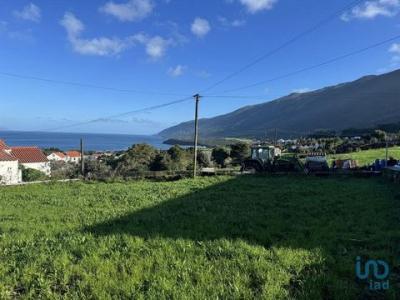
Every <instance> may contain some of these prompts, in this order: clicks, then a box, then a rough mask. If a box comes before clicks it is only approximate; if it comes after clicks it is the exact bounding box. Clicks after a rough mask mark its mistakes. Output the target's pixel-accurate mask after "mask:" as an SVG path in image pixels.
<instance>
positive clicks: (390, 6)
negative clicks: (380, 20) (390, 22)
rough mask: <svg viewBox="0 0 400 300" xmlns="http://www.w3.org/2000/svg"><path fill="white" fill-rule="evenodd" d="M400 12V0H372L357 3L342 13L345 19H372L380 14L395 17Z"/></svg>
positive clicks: (342, 17)
mask: <svg viewBox="0 0 400 300" xmlns="http://www.w3.org/2000/svg"><path fill="white" fill-rule="evenodd" d="M399 12H400V0H371V1H366V2H365V3H363V4H360V5H357V6H355V7H354V8H352V9H351V10H350V11H347V12H345V13H343V14H342V16H341V19H342V20H343V21H350V20H352V19H364V20H370V19H374V18H376V17H378V16H383V17H394V16H396V15H397V14H398V13H399Z"/></svg>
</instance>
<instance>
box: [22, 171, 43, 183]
mask: <svg viewBox="0 0 400 300" xmlns="http://www.w3.org/2000/svg"><path fill="white" fill-rule="evenodd" d="M48 179H49V177H48V176H47V175H46V174H44V173H43V172H40V171H38V170H35V169H25V168H23V169H22V181H24V182H32V181H41V180H48Z"/></svg>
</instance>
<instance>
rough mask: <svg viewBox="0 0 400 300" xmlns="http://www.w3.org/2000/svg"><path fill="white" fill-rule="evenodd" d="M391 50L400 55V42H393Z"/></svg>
mask: <svg viewBox="0 0 400 300" xmlns="http://www.w3.org/2000/svg"><path fill="white" fill-rule="evenodd" d="M389 52H392V53H395V54H398V55H400V43H398V44H393V45H392V46H390V48H389Z"/></svg>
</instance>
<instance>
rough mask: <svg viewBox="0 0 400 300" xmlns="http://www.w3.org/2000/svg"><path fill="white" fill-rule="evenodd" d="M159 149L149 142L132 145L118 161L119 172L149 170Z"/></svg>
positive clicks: (127, 173) (127, 172)
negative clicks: (148, 143)
mask: <svg viewBox="0 0 400 300" xmlns="http://www.w3.org/2000/svg"><path fill="white" fill-rule="evenodd" d="M157 153H158V151H157V150H156V149H155V148H153V147H152V146H150V145H147V144H137V145H134V146H133V147H131V148H130V149H129V150H128V151H127V152H126V153H125V154H124V155H123V156H122V157H121V158H120V159H119V161H118V163H117V172H118V173H119V174H121V175H129V173H137V172H143V171H148V170H149V169H150V165H151V163H152V162H153V160H154V158H155V157H156V155H157Z"/></svg>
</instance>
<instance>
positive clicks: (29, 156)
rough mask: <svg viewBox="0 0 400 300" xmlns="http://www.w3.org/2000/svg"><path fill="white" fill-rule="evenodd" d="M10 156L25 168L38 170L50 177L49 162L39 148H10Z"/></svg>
mask: <svg viewBox="0 0 400 300" xmlns="http://www.w3.org/2000/svg"><path fill="white" fill-rule="evenodd" d="M11 154H12V155H13V156H14V157H15V158H17V159H18V162H19V164H20V165H22V166H24V167H25V168H27V169H35V170H38V171H40V172H42V173H44V174H46V175H47V176H50V175H51V168H50V162H49V160H48V159H47V157H46V155H45V154H44V153H43V152H42V150H40V148H38V147H11Z"/></svg>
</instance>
